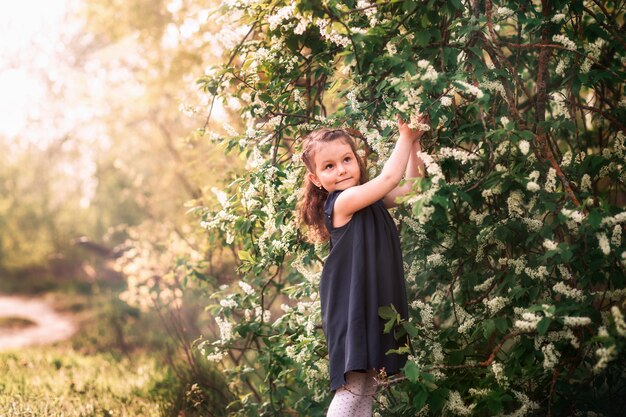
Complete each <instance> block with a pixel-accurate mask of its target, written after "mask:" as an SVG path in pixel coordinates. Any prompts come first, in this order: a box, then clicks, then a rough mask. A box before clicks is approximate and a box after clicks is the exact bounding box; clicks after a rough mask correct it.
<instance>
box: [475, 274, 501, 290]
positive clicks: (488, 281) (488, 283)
mask: <svg viewBox="0 0 626 417" xmlns="http://www.w3.org/2000/svg"><path fill="white" fill-rule="evenodd" d="M495 278H496V277H489V278H487V279H486V280H485V281H484V282H482V283H481V284H478V285H474V291H479V292H483V291H487V289H488V288H489V287H491V284H492V283H493V280H494V279H495Z"/></svg>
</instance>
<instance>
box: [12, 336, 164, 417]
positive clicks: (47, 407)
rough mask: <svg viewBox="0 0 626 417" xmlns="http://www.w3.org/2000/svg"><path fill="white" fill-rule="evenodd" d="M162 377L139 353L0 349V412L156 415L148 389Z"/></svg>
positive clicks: (157, 410)
mask: <svg viewBox="0 0 626 417" xmlns="http://www.w3.org/2000/svg"><path fill="white" fill-rule="evenodd" d="M163 377H164V371H163V370H162V368H161V367H160V366H159V365H158V363H157V362H156V361H155V360H154V359H152V358H150V357H147V356H144V355H140V356H136V357H133V359H132V360H128V359H125V358H124V359H122V360H118V359H116V358H115V357H113V356H111V355H110V354H106V353H104V354H96V355H82V354H80V353H78V352H76V351H73V350H72V349H67V348H64V347H55V348H50V347H48V348H30V349H20V350H13V351H6V352H0V415H2V416H3V417H4V416H6V417H8V416H29V415H31V416H68V417H70V416H81V417H83V416H84V417H87V416H160V415H162V411H163V410H162V406H161V405H159V402H158V401H155V398H154V397H153V396H152V395H151V393H150V391H151V389H152V388H153V386H154V383H155V382H154V381H155V380H158V379H161V378H163Z"/></svg>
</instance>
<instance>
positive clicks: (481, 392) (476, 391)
mask: <svg viewBox="0 0 626 417" xmlns="http://www.w3.org/2000/svg"><path fill="white" fill-rule="evenodd" d="M467 392H468V393H469V395H471V396H473V397H486V396H487V395H489V394H490V393H491V390H490V389H489V388H470V389H469V390H468V391H467Z"/></svg>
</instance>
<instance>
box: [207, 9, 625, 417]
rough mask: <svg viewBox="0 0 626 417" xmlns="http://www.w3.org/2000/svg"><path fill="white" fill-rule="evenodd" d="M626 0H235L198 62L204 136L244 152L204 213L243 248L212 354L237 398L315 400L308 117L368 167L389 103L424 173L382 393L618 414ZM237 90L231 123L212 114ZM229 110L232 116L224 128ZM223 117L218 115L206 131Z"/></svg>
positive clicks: (403, 406) (307, 405) (293, 408)
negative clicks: (421, 118)
mask: <svg viewBox="0 0 626 417" xmlns="http://www.w3.org/2000/svg"><path fill="white" fill-rule="evenodd" d="M623 10H624V5H623V4H622V2H616V1H598V0H584V1H575V2H565V1H550V0H541V1H535V2H530V1H524V0H519V1H518V0H508V1H505V0H502V1H499V2H494V1H492V0H485V1H484V2H479V1H476V0H467V1H462V0H431V1H380V2H370V1H366V0H359V1H345V2H343V1H335V0H326V1H322V2H318V1H304V0H302V1H294V2H281V1H264V0H259V1H254V0H229V1H226V2H225V3H224V4H223V5H222V8H221V12H223V16H222V17H220V19H230V22H231V23H230V24H229V25H225V26H224V29H223V32H222V33H221V34H220V35H219V36H216V42H221V43H220V45H223V46H224V47H225V49H226V50H227V51H229V52H228V56H227V60H226V61H225V63H224V64H223V65H221V66H218V67H214V68H210V69H208V70H207V73H206V74H205V75H204V76H202V77H201V78H200V80H199V81H198V84H199V86H200V88H201V89H202V90H203V91H204V92H206V94H207V96H208V97H209V100H208V103H209V109H208V113H209V116H208V119H207V123H206V124H205V126H204V127H203V130H204V132H205V133H206V135H207V136H210V138H211V139H212V140H214V141H217V142H219V143H222V144H223V146H224V147H225V148H226V149H228V150H229V151H231V152H234V153H237V154H240V155H241V156H243V157H244V158H245V159H246V161H247V163H246V170H245V171H244V172H242V173H241V174H240V175H239V176H238V177H236V178H235V179H234V180H233V181H232V182H231V183H230V184H228V185H227V186H226V187H225V189H223V190H214V192H215V197H216V201H217V202H219V208H218V209H211V208H206V207H198V208H197V211H198V213H199V214H200V215H201V217H202V222H201V226H202V227H203V228H205V229H206V230H207V232H208V233H209V234H210V235H211V236H213V238H217V239H220V241H221V243H222V244H223V245H228V246H230V247H232V248H233V249H234V250H235V251H236V253H237V255H238V258H239V266H238V268H239V272H240V276H241V280H240V281H239V282H238V284H237V285H232V286H223V287H221V288H220V289H219V291H218V292H216V293H215V295H214V298H215V302H214V303H213V304H212V305H211V306H209V309H210V310H211V311H212V312H213V314H214V315H215V320H216V323H217V325H218V326H219V333H220V337H219V338H217V339H216V340H214V339H211V338H207V340H206V341H205V342H204V343H203V344H202V349H203V351H204V352H205V354H206V355H207V356H208V357H209V358H210V359H211V360H214V361H215V362H216V363H217V366H219V367H222V368H223V369H224V371H225V372H226V374H227V375H228V378H229V381H230V385H229V387H230V389H231V390H232V391H233V392H234V393H236V394H237V395H238V398H239V400H238V401H236V402H235V403H233V404H231V406H230V408H229V410H230V412H231V414H232V415H239V416H253V415H254V416H257V415H308V416H321V415H323V413H324V410H325V407H326V405H327V401H328V399H329V396H330V393H329V391H328V364H327V360H326V351H325V341H324V337H323V334H322V333H321V329H320V316H319V308H320V305H319V299H318V284H319V277H320V273H319V272H320V269H321V265H322V262H323V259H324V257H325V256H326V254H327V250H328V248H327V246H326V245H324V244H319V245H312V244H310V243H308V242H307V241H306V239H305V231H304V230H303V229H301V228H299V226H298V223H297V218H296V214H295V213H296V210H295V209H296V203H297V200H298V195H299V192H300V191H299V189H300V184H301V180H302V178H303V174H304V167H303V165H302V163H301V162H300V160H299V154H298V153H299V151H300V145H301V137H302V136H303V135H304V134H305V133H307V132H309V131H310V130H312V129H315V128H318V127H322V126H341V127H345V128H348V129H351V130H350V131H351V132H352V133H353V134H354V136H355V137H357V139H358V140H359V147H360V152H362V156H363V157H364V158H366V160H367V163H368V167H369V171H370V175H375V174H376V173H377V171H378V169H379V168H380V166H381V164H382V163H383V162H384V161H385V160H386V159H387V155H388V153H389V152H390V149H391V148H392V146H393V142H394V135H395V133H396V132H394V127H395V123H394V120H395V115H396V114H398V113H399V114H402V115H403V117H404V118H405V119H406V120H409V121H410V123H411V124H412V125H413V126H416V125H417V120H418V119H417V117H418V115H419V114H420V113H428V114H429V116H430V121H431V131H430V133H429V139H427V140H425V141H424V148H425V150H426V151H425V152H424V153H422V154H421V157H422V159H423V160H424V162H425V166H426V170H427V175H426V177H425V178H423V179H421V180H420V181H419V182H418V183H417V184H416V186H415V189H414V192H413V193H411V194H410V195H409V196H407V197H406V198H405V201H404V204H403V205H402V206H401V207H400V208H398V209H396V211H395V213H394V216H395V219H396V220H397V223H398V226H399V228H400V229H401V234H402V242H403V249H404V261H405V275H406V280H407V283H408V289H409V300H408V301H409V304H410V310H411V314H410V317H409V319H408V321H402V320H400V318H399V316H398V314H397V313H395V311H393V309H392V308H381V309H380V314H381V317H382V318H384V319H385V320H386V321H387V324H388V326H387V328H388V329H395V331H396V332H402V333H408V335H409V336H410V339H411V346H407V347H405V348H403V349H401V350H403V351H405V352H407V353H409V355H410V356H409V361H408V363H407V365H406V366H405V368H404V370H403V371H404V372H403V374H402V376H400V377H394V378H385V376H384V375H381V377H380V385H381V387H382V388H381V389H380V390H379V394H378V396H377V405H376V410H377V413H379V414H380V415H381V416H382V415H388V416H400V415H411V416H414V415H424V416H425V415H437V416H439V415H450V416H452V415H460V416H470V415H503V416H524V415H535V414H542V415H543V414H547V415H587V414H586V412H588V411H593V412H595V413H598V414H604V415H616V413H617V410H622V409H623V407H625V403H624V398H626V396H625V391H626V377H625V376H624V375H625V373H624V372H625V364H626V361H625V360H624V359H625V358H626V354H625V353H624V352H625V349H624V348H625V346H626V323H625V321H624V314H626V288H625V286H626V273H625V271H626V245H625V244H624V241H623V238H622V231H623V229H624V224H625V223H626V211H624V209H623V206H624V202H625V201H626V199H625V194H624V191H625V190H624V186H625V184H626V170H624V164H625V162H626V144H625V140H626V131H625V127H624V120H626V96H625V95H624V88H625V84H624V80H625V78H626V71H625V66H626V37H625V36H624V35H623V33H624V30H623V29H624V11H623ZM218 102H221V103H228V105H229V106H230V107H231V108H233V109H236V110H237V111H238V113H239V114H240V115H241V118H242V126H244V127H243V128H242V129H240V130H237V129H233V128H231V127H230V126H217V123H218V121H216V120H215V119H211V114H210V113H211V112H212V108H213V106H214V105H215V103H218ZM222 127H223V129H221V128H222ZM222 130H223V131H224V132H227V133H226V134H223V135H222V134H219V133H216V132H221V131H222Z"/></svg>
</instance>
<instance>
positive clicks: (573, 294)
mask: <svg viewBox="0 0 626 417" xmlns="http://www.w3.org/2000/svg"><path fill="white" fill-rule="evenodd" d="M552 289H553V290H554V291H555V292H557V293H559V294H562V295H564V296H566V297H567V298H571V299H572V300H577V301H583V300H584V298H585V296H584V295H583V292H582V291H581V290H579V289H578V288H572V287H570V286H569V285H567V284H566V283H564V282H562V281H559V282H557V283H556V284H554V286H553V287H552Z"/></svg>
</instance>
